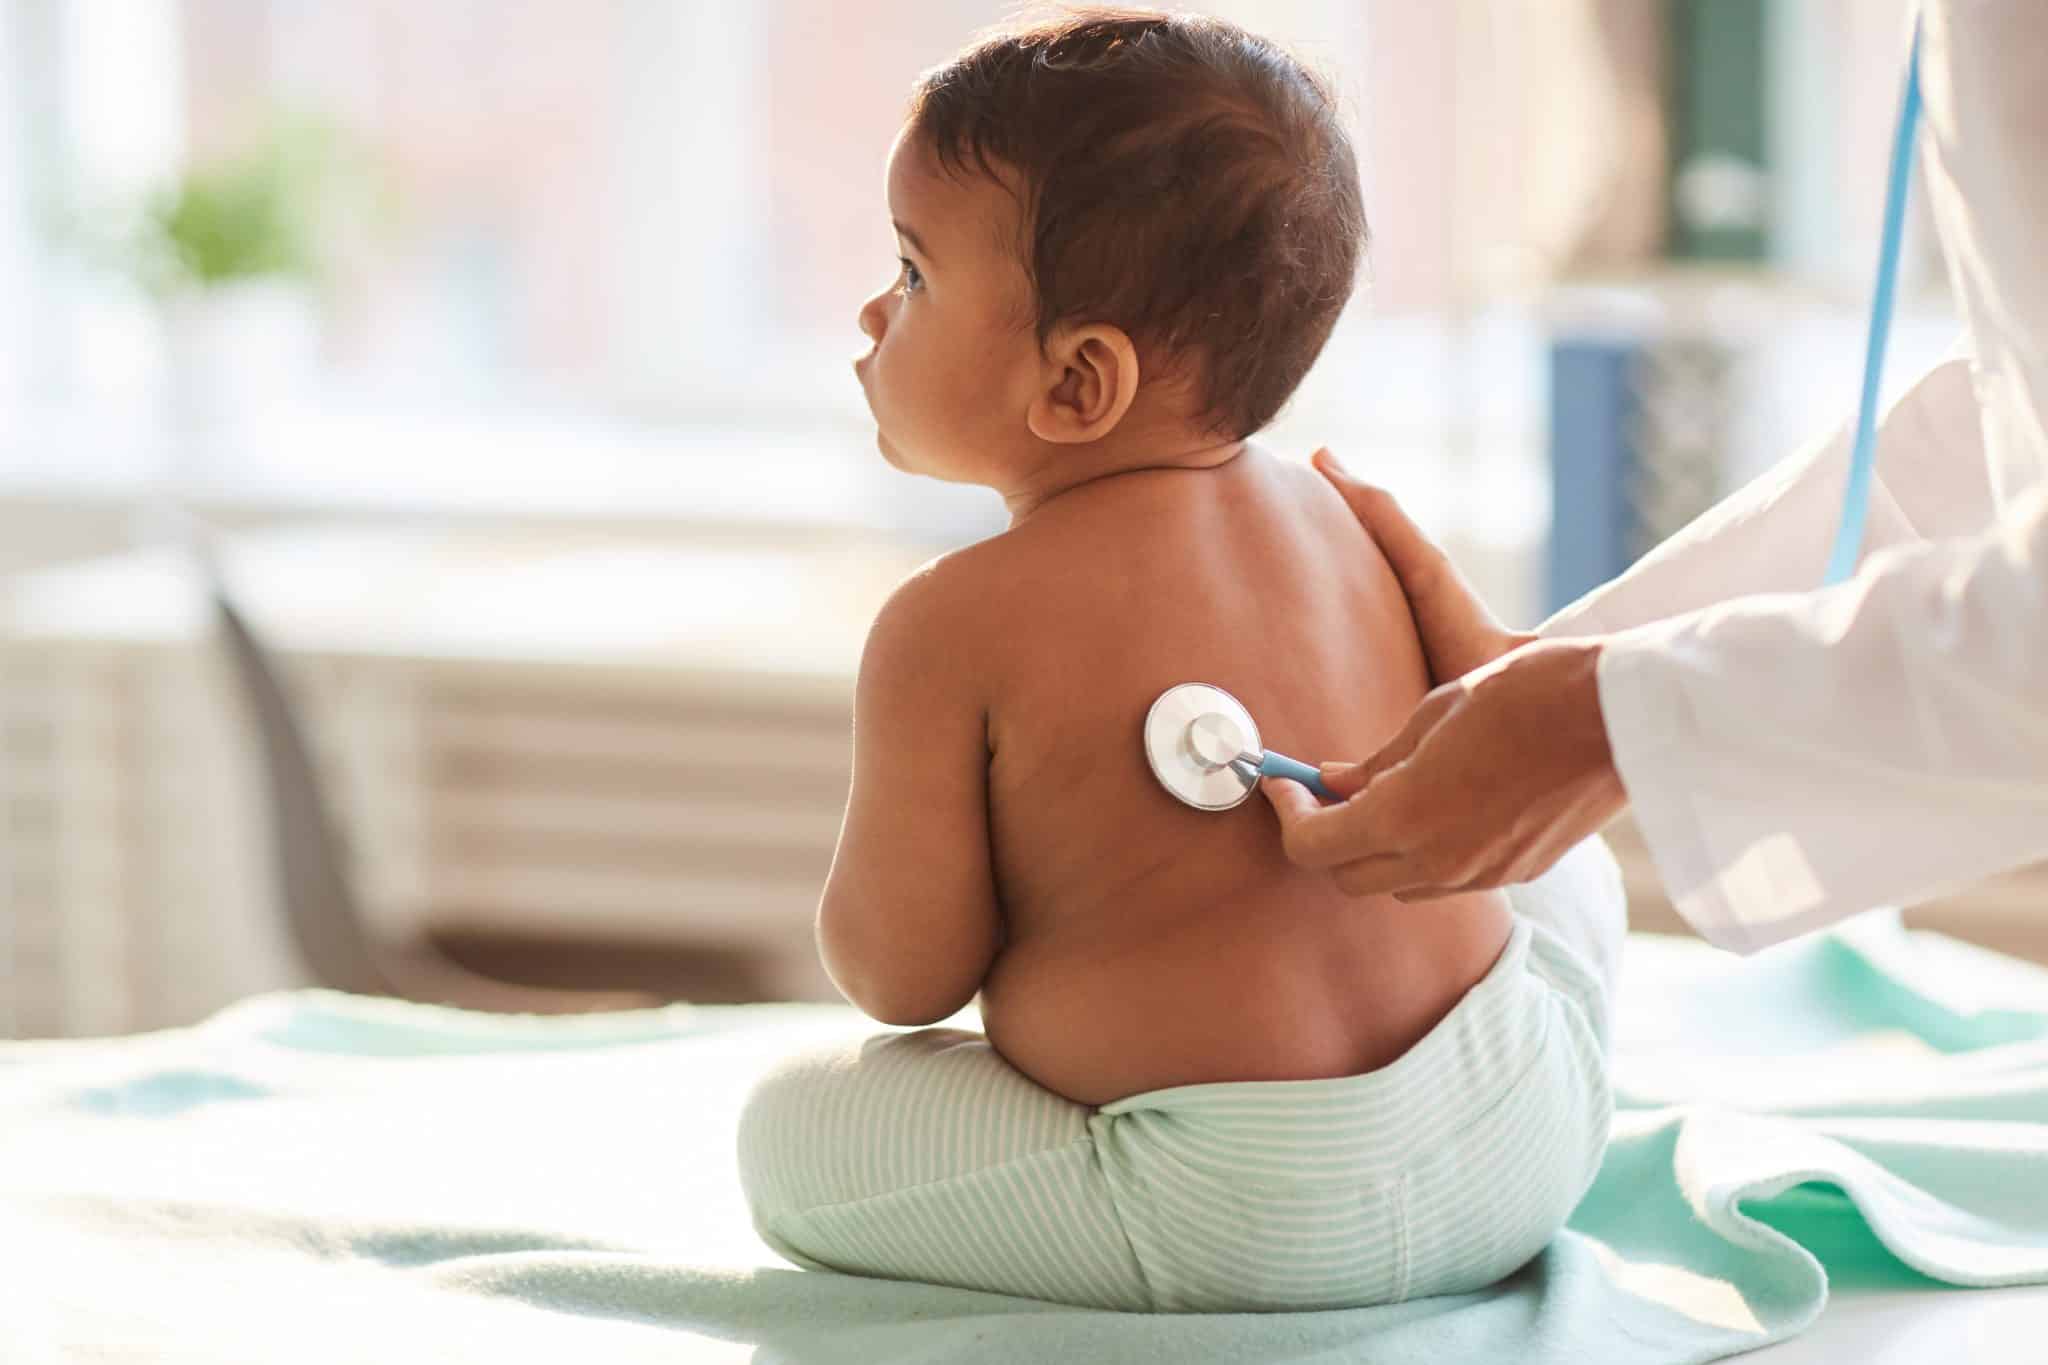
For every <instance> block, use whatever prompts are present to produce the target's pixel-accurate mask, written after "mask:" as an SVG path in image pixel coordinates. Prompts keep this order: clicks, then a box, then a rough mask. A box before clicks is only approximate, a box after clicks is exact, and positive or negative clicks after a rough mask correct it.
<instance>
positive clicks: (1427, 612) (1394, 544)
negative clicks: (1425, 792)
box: [1313, 447, 1536, 683]
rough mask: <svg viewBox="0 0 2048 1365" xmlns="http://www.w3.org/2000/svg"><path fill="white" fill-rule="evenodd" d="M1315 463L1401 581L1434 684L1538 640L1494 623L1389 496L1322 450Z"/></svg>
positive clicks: (1476, 596)
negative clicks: (1352, 475)
mask: <svg viewBox="0 0 2048 1365" xmlns="http://www.w3.org/2000/svg"><path fill="white" fill-rule="evenodd" d="M1313 463H1314V464H1315V467H1316V469H1317V471H1318V472H1319V473H1321V474H1322V476H1323V477H1324V478H1326V479H1328V480H1329V481H1330V485H1331V487H1333V488H1335V489H1336V490H1337V492H1338V493H1339V494H1340V495H1341V496H1342V497H1343V499H1344V501H1345V502H1346V503H1347V504H1349V505H1350V508H1351V514H1352V515H1353V516H1355V517H1357V518H1358V522H1359V525H1361V526H1363V527H1364V528H1365V531H1366V534H1367V535H1369V536H1371V537H1372V539H1373V543H1374V544H1376V545H1378V546H1379V548H1380V553H1381V554H1383V555H1385V556H1386V557H1387V563H1388V564H1389V565H1391V566H1392V568H1393V570H1394V577H1396V578H1398V579H1399V580H1400V581H1401V592H1402V594H1403V595H1404V596H1406V597H1407V599H1408V610H1409V613H1410V614H1411V615H1413V616H1414V617H1415V628H1416V631H1417V632H1418V633H1419V634H1420V635H1421V637H1422V653H1423V657H1424V658H1425V659H1426V660H1428V662H1429V678H1430V681H1431V682H1433V683H1446V682H1449V681H1451V679H1453V678H1460V677H1463V676H1464V675H1465V674H1467V673H1470V672H1471V671H1472V670H1473V669H1475V668H1478V667H1480V666H1481V665H1483V664H1490V663H1492V662H1493V661H1494V660H1495V659H1498V658H1499V657H1500V656H1501V655H1503V654H1506V653H1507V652H1508V651H1509V650H1511V649H1514V648H1516V647H1518V646H1520V645H1525V644H1528V643H1529V642H1530V641H1532V640H1534V639H1535V638H1536V637H1535V636H1534V635H1531V634H1528V633H1526V632H1523V631H1514V630H1509V629H1507V628H1506V627H1505V626H1503V625H1501V623H1500V622H1498V621H1496V620H1494V619H1493V613H1492V612H1490V611H1488V610H1487V609H1486V604H1485V603H1484V602H1482V601H1480V600H1479V594H1477V593H1475V592H1473V591H1472V587H1471V585H1470V584H1468V583H1467V582H1466V581H1465V578H1464V575H1462V574H1460V573H1459V572H1458V568H1457V566H1456V565H1455V564H1453V563H1451V560H1450V557H1449V556H1448V555H1446V554H1445V553H1444V552H1443V551H1442V550H1439V549H1438V548H1437V547H1436V546H1435V545H1433V544H1431V543H1430V540H1429V537H1428V536H1425V535H1424V534H1422V529H1421V528H1420V527H1418V526H1417V525H1416V524H1415V523H1414V522H1412V521H1410V520H1409V519H1408V514H1407V513H1405V512H1403V511H1402V510H1401V505H1400V504H1399V503H1397V502H1395V501H1394V498H1393V495H1392V494H1390V493H1388V492H1387V491H1386V490H1385V489H1381V488H1375V487H1373V486H1372V485H1371V484H1367V483H1360V482H1359V481H1358V480H1357V479H1354V478H1352V477H1351V475H1350V474H1348V473H1346V472H1345V469H1344V466H1342V465H1340V464H1338V463H1337V457H1336V456H1334V455H1332V454H1331V453H1330V452H1329V449H1328V448H1327V447H1325V448H1324V449H1322V450H1318V451H1317V452H1316V453H1315V457H1314V460H1313Z"/></svg>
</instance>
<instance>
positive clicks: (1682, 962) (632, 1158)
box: [0, 916, 2048, 1365]
mask: <svg viewBox="0 0 2048 1365" xmlns="http://www.w3.org/2000/svg"><path fill="white" fill-rule="evenodd" d="M1629 953H1630V956H1629V959H1628V961H1627V963H1626V964H1625V967H1624V972H1623V976H1624V985H1623V992H1622V1000H1621V1011H1620V1022H1619V1030H1620V1048H1621V1055H1620V1058H1619V1060H1618V1062H1617V1081H1618V1085H1619V1089H1620V1093H1621V1096H1622V1104H1623V1112H1622V1113H1621V1115H1620V1117H1619V1119H1618V1120H1617V1123H1616V1128H1615V1135H1614V1142H1613V1147H1612V1150H1611V1152H1610V1154H1609V1157H1608V1160H1607V1162H1606V1165H1605V1168H1604V1169H1603V1171H1602V1173H1601V1175H1600V1178H1599V1180H1598V1182H1597V1183H1596V1184H1595V1186H1594V1188H1593V1190H1592V1192H1591V1193H1590V1194H1589V1195H1588V1196H1587V1197H1586V1200H1585V1202H1584V1204H1583V1205H1582V1206H1581V1207H1580V1208H1579V1210H1578V1212H1577V1213H1576V1214H1575V1215H1574V1217H1573V1219H1572V1224H1571V1227H1570V1229H1569V1231H1567V1232H1566V1233H1565V1234H1563V1235H1562V1236H1560V1237H1559V1238H1558V1240H1557V1241H1556V1242H1555V1243H1554V1244H1553V1245H1552V1246H1551V1248H1550V1249H1549V1250H1548V1251H1547V1252H1546V1253H1545V1254H1544V1255H1543V1256H1541V1257H1539V1258H1538V1259H1537V1260H1536V1261H1534V1262H1533V1263H1531V1264H1530V1265H1529V1266H1527V1267H1526V1268H1525V1269H1523V1270H1522V1271H1521V1272H1520V1273H1518V1274H1516V1275H1515V1276H1513V1277H1512V1278H1510V1279H1509V1280H1507V1281H1506V1282H1504V1283H1502V1284H1500V1285H1498V1286H1496V1287H1495V1288H1493V1289H1491V1290H1489V1291H1487V1292H1485V1293H1481V1294H1474V1295H1467V1296H1462V1297H1458V1298H1449V1299H1433V1300H1425V1301H1420V1302H1413V1303H1405V1304H1400V1305H1396V1306H1391V1307H1385V1308H1373V1309H1361V1310H1353V1311H1345V1312H1329V1313H1311V1314H1294V1315H1226V1316H1185V1317H1172V1316H1167V1317H1146V1316H1140V1315H1125V1314H1116V1313H1102V1312H1086V1311H1081V1310H1077V1309H1071V1308H1065V1307H1060V1306H1057V1305H1052V1304H1045V1303H1037V1302H1032V1301H1028V1300H1018V1299H1007V1298H1002V1297H999V1296H995V1295H987V1294H974V1293H967V1292H963V1291H959V1290H951V1289H939V1288H933V1287H928V1286H923V1285H914V1284H895V1283H886V1282H879V1281H866V1280H859V1279H852V1278H847V1277H842V1276H834V1275H824V1274H814V1273H809V1272H801V1271H797V1270H793V1269H790V1268H788V1267H786V1266H782V1265H779V1264H778V1263H777V1262H776V1260H775V1258H774V1257H773V1256H772V1255H771V1254H770V1253H768V1252H767V1251H766V1250H765V1248H763V1247H762V1246H761V1245H760V1243H759V1242H758V1241H756V1240H755V1238H754V1236H753V1233H752V1231H751V1229H750V1228H749V1227H748V1225H747V1219H746V1214H745V1209H744V1207H743V1205H742V1203H741V1200H740V1196H739V1192H738V1189H737V1186H736V1182H735V1179H734V1175H733V1155H732V1135H733V1125H734V1119H735V1116H736V1114H737V1111H738V1107H739V1104H740V1101H741V1099H742V1097H743V1095H744V1094H745V1092H746V1089H747V1087H748V1085H749V1083H750V1081H751V1080H752V1078H753V1077H754V1076H755V1075H756V1074H758V1073H759V1072H760V1070H761V1069H762V1068H763V1067H764V1066H765V1065H766V1064H767V1063H768V1062H769V1061H770V1060H771V1059H772V1058H774V1057H776V1056H778V1055H780V1054H782V1053H784V1052H785V1051H787V1050H789V1049H792V1048H797V1047H803V1046H808V1045H810V1044H813V1043H816V1042H820V1041H824V1040H826V1039H829V1038H834V1037H839V1036H843V1035H844V1034H846V1033H847V1032H848V1031H855V1030H865V1029H867V1028H868V1025H866V1024H865V1022H864V1021H862V1020H860V1019H859V1018H858V1017H857V1016H855V1015H853V1014H852V1013H851V1012H849V1011H846V1010H843V1009H839V1008H831V1007H807V1006H755V1007H738V1008H710V1007H697V1008H693V1007H676V1008H672V1009H667V1010H657V1011H650V1012H646V1013H637V1014H625V1015H610V1016H601V1017H595V1018H585V1019H575V1020H543V1019H524V1018H519V1019H505V1018H492V1017H486V1016H480V1015H472V1014H466V1013H462V1012H459V1011H452V1010H444V1009H437V1008H430V1007H423V1006H409V1005H400V1004H393V1003H390V1002H379V1001H371V1000H364V999H358V998H353V997H348V996H341V995H335V994H331V993H326V992H318V991H311V992H299V993H291V994H282V995H272V996H264V997H259V998H257V999H254V1000H250V1001H246V1002H244V1003H243V1004H241V1005H238V1006H236V1007H234V1008H232V1009H229V1010H227V1011H225V1012H224V1013H222V1014H220V1015H218V1016H216V1017H214V1018H213V1019H210V1020H208V1021H206V1022H205V1023H203V1024H201V1025H198V1026H197V1027H194V1028H190V1029H182V1030H175V1031H169V1032H163V1033H155V1034H145V1035H141V1036H138V1037H134V1038H124V1039H112V1040H104V1041H90V1042H41V1043H12V1044H0V1266H4V1267H5V1271H4V1278H0V1284H4V1286H5V1294H4V1302H5V1304H6V1307H5V1309H4V1311H0V1359H5V1360H9V1361H16V1360H20V1361H29V1362H34V1361H40V1360H69V1359H75V1358H80V1357H85V1356H91V1357H93V1358H109V1359H147V1360H151V1361H172V1362H194V1363H195V1365H196V1363H198V1362H205V1365H222V1363H223V1362H235V1361H262V1362H273V1361H294V1362H321V1361H361V1360H380V1361H387V1360H388V1361H396V1360H421V1361H436V1362H440V1361H467V1360H477V1361H486V1360H488V1361H492V1362H504V1361H521V1360H604V1361H608V1362H638V1361H664V1362H671V1361H697V1360H706V1361H717V1360H746V1361H753V1362H757V1363H761V1365H765V1363H766V1362H852V1361H888V1362H938V1361H974V1362H987V1363H990V1365H1001V1363H1002V1362H1012V1361H1014V1362H1034V1363H1035V1362H1043V1361H1056V1360H1058V1361H1064V1360H1075V1361H1087V1360H1104V1361H1119V1362H1136V1363H1142V1362H1160V1365H1196V1363H1197V1362H1207V1361H1216V1362H1223V1361H1230V1362H1236V1361H1248V1360H1256V1361H1268V1362H1304V1363H1305V1362H1320V1361H1332V1362H1334V1361H1360V1360H1371V1361H1384V1362H1409V1361H1414V1362H1432V1365H1433V1363H1434V1362H1440V1361H1480V1362H1486V1361H1501V1362H1509V1361H1513V1362H1531V1361H1556V1362H1572V1365H1578V1363H1579V1362H1585V1361H1614V1362H1628V1361H1644V1362H1676V1361H1697V1360H1708V1359H1713V1358H1716V1357H1718V1356H1722V1355H1726V1354H1729V1353H1731V1352H1736V1351H1741V1350H1745V1349H1748V1348H1750V1347H1754V1346H1756V1345H1759V1344H1761V1343H1763V1342H1766V1341H1770V1340H1775V1339H1778V1338H1781V1337H1785V1336H1788V1335H1790V1334H1793V1333H1797V1332H1798V1331H1800V1330H1801V1329H1802V1328H1803V1327H1805V1326H1806V1325H1807V1324H1809V1323H1810V1322H1812V1320H1813V1319H1814V1317H1815V1316H1816V1315H1817V1314H1818V1313H1819V1312H1820V1310H1821V1308H1822V1306H1823V1304H1824V1303H1825V1302H1826V1299H1827V1296H1828V1292H1829V1285H1830V1280H1831V1278H1832V1279H1833V1280H1834V1281H1835V1282H1836V1283H1837V1284H1841V1283H1844V1282H1846V1283H1850V1284H1854V1285H1859V1286H1870V1285H1900V1284H1909V1283H1912V1284H1927V1283H1929V1281H1930V1277H1931V1279H1932V1280H1935V1281H1944V1282H1947V1283H1950V1284H1956V1285H2002V1284H2015V1283H2021V1282H2037V1281H2042V1280H2048V973H2043V972H2041V971H2039V970H2038V969H2035V968H2031V967H2026V966H2022V965H2020V964H2017V963H2014V962H2012V961H2010V960H2008V959H2004V958H1999V957H1996V956H1993V955H1991V954H1987V953H1982V952H1979V951H1977V950H1974V949H1970V948H1967V947H1965V946H1963V945H1961V944H1957V943H1954V942H1952V941H1950V940H1946V939H1941V938H1938V937H1935V936H1932V935H1925V934H1912V933H1909V932H1907V931H1905V930H1903V929H1901V928H1900V927H1899V926H1898V924H1897V922H1896V921H1895V920H1894V919H1891V918H1889V917H1886V916H1874V917H1868V918H1866V919H1864V920H1863V921H1861V922H1858V923H1856V924H1854V925H1852V926H1850V927H1849V928H1847V929H1845V930H1844V931H1841V932H1838V933H1836V934H1834V935H1832V936H1829V937H1825V938H1817V939H1811V940H1808V941H1805V942H1802V943H1798V944H1793V945H1789V946H1787V947H1784V948H1781V949H1777V950H1774V951H1773V952H1771V953H1768V954H1765V955H1764V956H1762V957H1760V958H1757V959H1753V960H1751V961H1748V962H1742V961H1738V960H1736V959H1733V958H1727V957H1724V956H1722V955H1719V954H1716V953H1714V952H1712V951H1711V950H1708V949H1706V948H1703V947H1701V946H1700V945H1697V944H1692V943H1683V942H1677V941H1672V940H1657V939H1648V938H1636V939H1634V940H1632V941H1631V943H1630V947H1629Z"/></svg>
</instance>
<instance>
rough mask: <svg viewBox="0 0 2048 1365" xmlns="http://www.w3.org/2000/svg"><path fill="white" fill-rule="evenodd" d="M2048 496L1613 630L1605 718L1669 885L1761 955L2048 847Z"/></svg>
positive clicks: (1725, 934)
mask: <svg viewBox="0 0 2048 1365" xmlns="http://www.w3.org/2000/svg"><path fill="white" fill-rule="evenodd" d="M2043 660H2048V488H2040V489H2036V490H2035V492H2034V494H2033V495H2031V496H2030V497H2029V498H2028V499H2026V500H2025V501H2024V502H2022V503H2021V504H2019V505H2017V506H2016V507H2015V508H2014V511H2013V514H2012V515H2011V516H2009V517H2008V518H2007V520H2006V521H2005V522H2004V523H2003V524H2001V525H2000V526H1997V527H1994V528H1993V529H1992V530H1990V531H1988V532H1986V533H1984V534H1982V535H1979V536H1976V537H1971V538H1963V539H1953V540H1945V541H1941V542H1932V543H1928V544H1922V545H1914V546H1907V547H1903V548H1900V549H1897V550H1894V551H1892V552H1890V553H1888V554H1886V555H1885V556H1884V557H1883V558H1882V559H1880V560H1879V561H1878V562H1876V563H1874V564H1872V565H1869V566H1867V567H1866V569H1865V570H1864V573H1863V575H1862V576H1861V577H1859V578H1858V579H1857V580H1855V581H1853V582H1850V583H1846V584H1843V585H1841V586H1839V587H1836V588H1832V589H1828V590H1826V591H1823V592H1810V593H1807V594H1803V595H1799V596H1791V595H1785V596H1775V597H1760V598H1751V599H1746V600H1744V601H1740V602H1731V603H1728V604H1725V605H1724V606H1720V607H1714V608H1710V609H1708V610H1706V611H1702V612H1698V613H1694V614H1693V615H1691V616H1687V617H1682V618H1678V619H1676V620H1672V621H1667V622H1662V623H1658V624H1654V625H1651V626H1648V627H1644V628H1642V629H1640V630H1637V631H1631V632H1628V633H1625V634H1622V635H1618V636H1613V637H1610V638H1609V639H1608V640H1607V641H1606V642H1605V643H1604V644H1603V647H1602V655H1601V663H1600V696H1601V709H1602V715H1603V718H1604V720H1605V723H1606V726H1607V731H1608V736H1609V741H1610V743H1611V745H1612V749H1613V753H1614V758H1615V764H1616V768H1617V770H1618V771H1619V772H1620V774H1621V778H1622V782H1623V785H1624V786H1625V787H1626V789H1627V791H1628V795H1629V798H1630V802H1631V804H1632V806H1633V807H1634V811H1635V815H1636V820H1637V823H1638V825H1639V826H1640V827H1641V828H1642V829H1643V831H1644V835H1645V837H1646V839H1647V840H1648V842H1649V844H1650V851H1651V853H1652V855H1653V857H1654V858H1655V860H1656V862H1657V865H1658V868H1659V871H1660V872H1661V874H1662V875H1663V878H1664V881H1665V885H1666V887H1667V888H1668V889H1669V890H1670V892H1671V894H1672V898H1673V900H1674V902H1676V904H1677V905H1678V908H1679V910H1680V912H1681V913H1682V914H1684V915H1685V916H1686V918H1687V919H1689V920H1690V921H1691V922H1692V923H1693V924H1694V925H1695V926H1696V927H1697V928H1699V929H1700V930H1701V931H1702V932H1703V933H1705V934H1706V935H1707V936H1708V937H1709V938H1711V939H1714V940H1715V941H1716V942H1719V943H1722V944H1723V945H1724V946H1727V947H1733V948H1742V949H1748V948H1754V947H1759V946H1762V945H1763V944H1765V943H1769V942H1775V941H1777V940H1778V939H1780V938H1783V937H1786V936H1789V935H1790V934H1792V933H1795V932H1799V931H1801V930H1803V929H1806V928H1811V927H1814V926H1816V925H1819V924H1822V923H1826V922H1829V921H1831V920H1833V919H1836V918H1839V917H1840V916H1841V915H1844V914H1847V913H1850V912H1852V911H1855V910H1861V909H1867V908H1870V907H1871V906H1875V905H1880V904H1910V903H1912V902H1913V901H1915V900H1920V899H1925V898H1926V897H1928V896H1930V895H1935V894H1939V893H1940V892H1943V891H1945V890H1949V889H1953V888H1956V887H1959V886H1962V885H1965V884H1967V883H1969V882H1971V881H1973V880H1976V879H1978V878H1980V877H1983V876H1987V875H1989V874H1991V873H1994V872H1998V871H2002V870H2005V869H2007V868H2010V867H2013V866H2016V865H2018V864H2021V863H2024V862H2028V861H2031V860H2033V859H2035V858H2039V857H2041V856H2043V855H2048V681H2044V671H2043V666H2042V661H2043Z"/></svg>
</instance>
